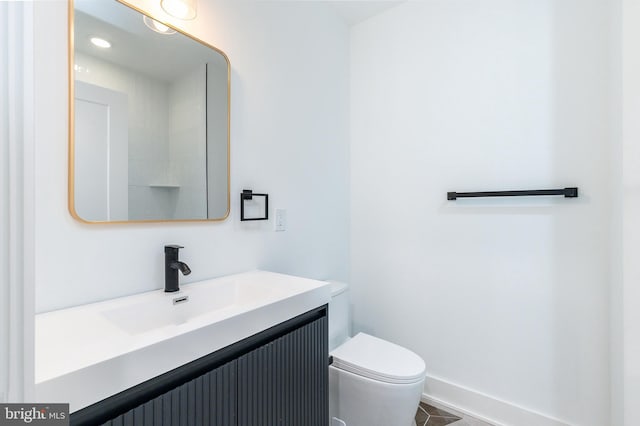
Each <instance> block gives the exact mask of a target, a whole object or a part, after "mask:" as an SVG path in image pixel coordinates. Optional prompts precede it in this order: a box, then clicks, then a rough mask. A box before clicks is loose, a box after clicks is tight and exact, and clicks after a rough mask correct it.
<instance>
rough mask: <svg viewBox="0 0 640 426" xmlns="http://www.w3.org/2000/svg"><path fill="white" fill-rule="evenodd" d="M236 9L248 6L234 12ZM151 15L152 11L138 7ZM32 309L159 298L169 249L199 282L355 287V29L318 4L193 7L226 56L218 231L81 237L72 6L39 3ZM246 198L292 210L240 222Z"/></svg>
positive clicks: (171, 227)
mask: <svg viewBox="0 0 640 426" xmlns="http://www.w3.org/2000/svg"><path fill="white" fill-rule="evenodd" d="M239 3H240V4H239ZM135 4H136V5H138V6H139V7H143V8H144V7H149V8H150V9H154V8H156V9H157V7H158V6H157V5H156V4H155V2H154V3H153V5H151V2H150V1H149V2H146V1H142V0H139V1H136V2H135ZM35 8H36V16H35V25H34V27H35V44H36V48H37V51H36V57H35V84H36V87H35V96H36V98H35V102H36V105H35V114H36V115H35V120H36V123H37V125H36V128H35V140H36V152H35V159H36V166H37V170H36V178H35V192H36V194H35V195H36V200H37V204H36V208H37V211H36V217H35V244H36V256H35V274H36V277H35V281H36V292H37V294H36V304H37V310H38V311H40V312H42V311H47V310H52V309H57V308H62V307H65V306H72V305H77V304H81V303H87V302H91V301H96V300H103V299H108V298H113V297H118V296H123V295H127V294H132V293H138V292H142V291H146V290H153V289H159V288H161V287H162V286H163V281H164V277H163V261H164V255H163V245H164V244H167V243H179V244H181V245H184V246H185V249H184V250H183V251H182V254H181V258H182V259H183V260H184V261H186V262H187V263H188V264H189V266H190V267H191V270H192V271H193V273H192V274H191V275H189V276H188V277H186V278H183V279H182V282H185V283H186V282H191V281H197V280H201V279H204V278H209V277H216V276H221V275H227V274H232V273H235V272H240V271H246V270H249V269H253V268H262V269H267V270H272V271H277V272H284V273H291V274H296V275H301V276H305V277H311V278H320V279H321V278H328V277H332V278H338V279H347V275H348V273H347V257H348V245H347V240H348V227H347V226H348V220H349V218H348V196H347V195H348V186H347V182H348V149H347V137H348V134H347V132H348V107H347V100H348V65H349V64H348V51H349V43H348V29H347V28H346V26H345V25H344V24H343V23H342V22H340V21H338V20H337V19H336V18H335V17H334V16H333V15H331V14H330V13H329V12H326V11H325V9H324V7H323V6H321V5H313V4H302V5H293V4H291V3H287V2H283V3H279V2H266V3H260V2H258V3H253V2H217V1H207V2H199V9H198V14H199V17H198V18H197V19H196V20H195V21H191V22H188V23H184V24H183V23H179V25H184V27H185V28H187V29H188V30H189V31H191V32H192V33H193V34H194V35H196V36H197V37H199V38H201V39H203V40H205V41H207V42H209V43H211V44H213V45H215V46H217V47H219V48H221V49H222V50H224V51H225V52H226V53H227V54H228V55H229V57H230V60H231V65H232V87H231V96H232V98H231V179H232V181H231V191H232V193H231V208H232V212H231V215H230V217H229V219H227V220H226V221H224V222H212V223H174V224H166V223H165V224H144V225H140V224H138V225H100V226H96V225H84V224H82V223H78V222H76V221H74V220H73V219H72V218H71V216H70V215H69V213H68V211H67V134H68V132H67V123H68V117H67V96H68V91H67V71H68V70H67V34H66V27H67V25H66V24H67V10H66V1H48V2H37V3H35ZM243 188H249V189H254V190H256V191H260V192H267V193H269V195H270V205H272V206H274V207H281V208H286V209H287V210H288V217H287V218H288V229H287V231H286V232H278V233H276V232H273V227H272V226H273V224H272V222H271V221H270V222H269V223H240V222H239V218H238V214H239V213H238V212H239V206H238V203H239V201H238V199H239V196H238V194H239V193H240V191H241V190H242V189H243Z"/></svg>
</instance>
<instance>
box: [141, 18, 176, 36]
mask: <svg viewBox="0 0 640 426" xmlns="http://www.w3.org/2000/svg"><path fill="white" fill-rule="evenodd" d="M142 21H143V22H144V24H145V25H146V26H147V27H149V28H150V29H152V30H153V31H155V32H157V33H160V34H167V35H169V34H175V33H176V30H174V29H171V28H169V27H167V26H166V25H165V24H162V23H160V22H158V21H156V20H155V19H151V18H149V17H148V16H143V17H142Z"/></svg>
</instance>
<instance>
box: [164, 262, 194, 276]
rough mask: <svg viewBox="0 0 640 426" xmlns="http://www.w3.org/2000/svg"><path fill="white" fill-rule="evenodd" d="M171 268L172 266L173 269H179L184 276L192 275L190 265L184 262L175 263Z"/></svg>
mask: <svg viewBox="0 0 640 426" xmlns="http://www.w3.org/2000/svg"><path fill="white" fill-rule="evenodd" d="M169 266H171V269H177V270H179V271H180V272H182V275H189V274H190V273H191V268H189V265H187V264H186V263H184V262H180V261H177V262H173V263H171V265H169Z"/></svg>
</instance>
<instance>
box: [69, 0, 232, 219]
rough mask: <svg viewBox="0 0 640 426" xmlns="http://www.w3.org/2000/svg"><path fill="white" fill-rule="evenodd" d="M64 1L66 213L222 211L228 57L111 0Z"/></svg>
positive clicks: (177, 215)
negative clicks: (67, 128)
mask: <svg viewBox="0 0 640 426" xmlns="http://www.w3.org/2000/svg"><path fill="white" fill-rule="evenodd" d="M70 7H72V9H71V10H70V13H71V12H72V17H73V18H72V19H73V21H72V22H73V25H72V26H71V27H70V31H69V37H70V49H71V50H72V51H71V52H70V55H69V56H70V68H71V69H70V87H71V115H70V116H71V118H72V120H71V126H70V144H69V149H70V155H69V158H70V162H69V163H70V164H69V210H70V212H71V214H72V215H73V216H74V217H75V218H77V219H79V220H82V221H84V222H99V223H102V222H129V221H169V220H221V219H224V218H226V217H227V216H228V214H229V71H230V66H229V61H228V59H227V56H226V55H225V54H224V53H223V52H221V51H220V50H218V49H216V48H214V47H213V46H210V45H207V44H206V43H204V42H202V41H200V40H197V39H195V38H193V37H191V36H189V35H187V34H184V33H181V32H180V31H175V30H174V29H173V28H170V27H167V26H165V25H163V24H162V23H160V22H159V21H154V20H152V19H151V18H150V17H145V15H143V14H142V13H140V12H139V11H137V10H135V9H133V8H131V7H129V6H127V5H125V4H122V3H120V2H119V1H116V0H75V2H74V3H73V6H70ZM163 31H164V33H163Z"/></svg>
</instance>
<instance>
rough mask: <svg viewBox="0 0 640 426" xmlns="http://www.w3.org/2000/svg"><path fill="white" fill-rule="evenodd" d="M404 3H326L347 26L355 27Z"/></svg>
mask: <svg viewBox="0 0 640 426" xmlns="http://www.w3.org/2000/svg"><path fill="white" fill-rule="evenodd" d="M405 1H406V0H380V1H370V0H343V1H327V2H326V3H327V4H329V5H330V6H331V7H332V8H333V9H334V10H335V12H336V13H337V14H338V16H340V17H341V18H342V19H343V20H344V21H345V22H346V23H347V24H349V25H355V24H357V23H359V22H362V21H364V20H366V19H369V18H371V17H373V16H375V15H377V14H379V13H382V12H384V11H385V10H388V9H390V8H392V7H395V6H397V5H399V4H401V3H404V2H405Z"/></svg>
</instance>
